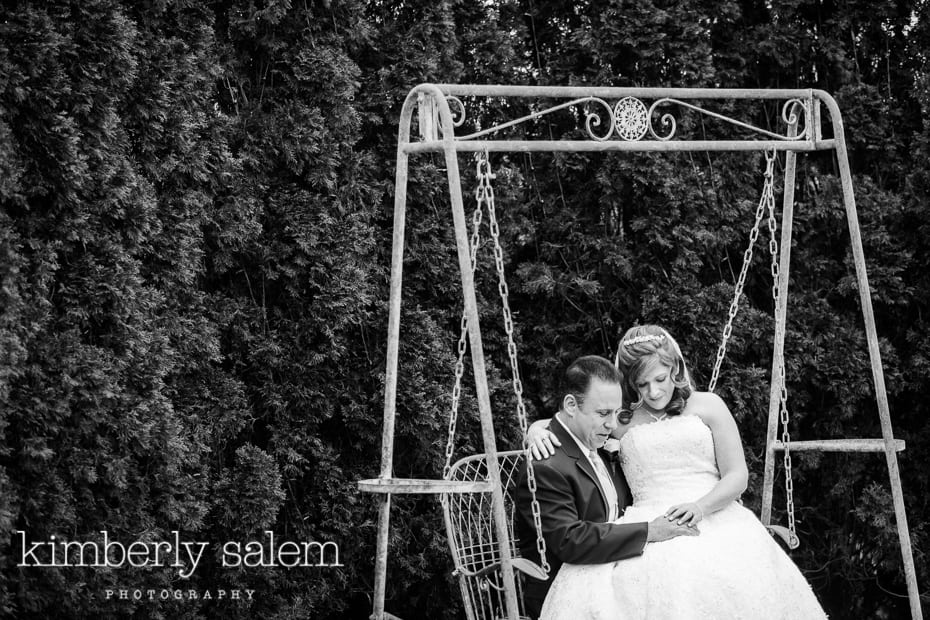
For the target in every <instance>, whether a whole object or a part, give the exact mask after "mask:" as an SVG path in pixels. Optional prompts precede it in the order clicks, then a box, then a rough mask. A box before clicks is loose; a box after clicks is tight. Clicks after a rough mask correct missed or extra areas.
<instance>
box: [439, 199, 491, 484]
mask: <svg viewBox="0 0 930 620" xmlns="http://www.w3.org/2000/svg"><path fill="white" fill-rule="evenodd" d="M483 217H484V215H483V211H482V209H481V202H480V201H479V202H478V206H476V207H475V212H474V213H473V214H472V219H471V242H470V243H469V250H470V256H471V272H472V274H473V275H474V273H475V269H476V267H477V265H478V247H479V246H480V245H481V234H480V228H481V220H482V218H483ZM467 345H468V317H467V315H466V314H465V311H464V310H463V311H462V329H461V333H460V335H459V346H458V359H457V360H456V362H455V384H454V385H453V386H452V404H451V406H450V413H449V433H448V437H447V439H446V463H445V466H444V467H443V469H442V477H443V478H444V479H448V477H449V472H450V471H452V452H453V450H454V448H455V425H456V422H457V420H458V412H459V399H460V398H461V396H462V376H463V375H464V374H465V350H466V348H467Z"/></svg>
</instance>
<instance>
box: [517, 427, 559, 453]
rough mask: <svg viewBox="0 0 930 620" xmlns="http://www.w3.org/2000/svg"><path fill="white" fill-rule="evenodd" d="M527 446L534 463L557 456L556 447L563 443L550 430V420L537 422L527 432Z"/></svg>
mask: <svg viewBox="0 0 930 620" xmlns="http://www.w3.org/2000/svg"><path fill="white" fill-rule="evenodd" d="M526 445H527V449H528V450H529V452H530V454H531V455H532V457H533V460H534V461H541V460H543V459H547V458H549V457H550V456H552V455H553V454H555V447H553V446H561V445H562V442H561V441H559V439H558V437H556V436H555V435H553V434H552V431H550V430H549V421H548V420H536V421H535V422H533V423H532V424H531V425H530V428H529V429H528V430H527V431H526Z"/></svg>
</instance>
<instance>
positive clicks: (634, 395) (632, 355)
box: [614, 325, 694, 421]
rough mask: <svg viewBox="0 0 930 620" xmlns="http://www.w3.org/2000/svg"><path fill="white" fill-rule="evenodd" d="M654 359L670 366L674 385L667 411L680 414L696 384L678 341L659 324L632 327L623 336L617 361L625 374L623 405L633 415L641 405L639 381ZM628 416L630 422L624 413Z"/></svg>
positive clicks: (618, 366)
mask: <svg viewBox="0 0 930 620" xmlns="http://www.w3.org/2000/svg"><path fill="white" fill-rule="evenodd" d="M653 362H659V363H661V364H662V365H664V366H668V367H669V368H671V379H672V385H674V386H675V388H674V390H673V392H672V400H671V402H669V404H668V406H667V407H666V408H665V413H667V414H668V415H678V414H679V413H681V412H682V410H683V409H684V408H685V404H686V403H687V402H688V398H690V396H691V394H692V393H693V392H694V384H693V383H692V382H691V374H690V373H689V372H688V365H687V364H685V358H684V356H683V355H682V354H681V348H680V347H679V346H678V343H677V342H675V339H674V338H672V335H671V334H670V333H668V332H667V331H666V330H665V329H663V328H661V327H659V326H658V325H638V326H636V327H631V328H630V329H628V330H627V331H626V333H625V334H624V335H623V338H621V339H620V345H619V346H618V347H617V355H616V357H615V358H614V364H615V365H616V366H617V368H618V369H619V370H620V372H621V373H623V383H622V386H623V408H624V410H625V411H627V412H629V414H630V415H632V412H633V411H634V410H636V409H637V408H639V407H641V406H642V404H643V397H642V395H641V394H640V393H639V390H638V389H637V388H636V383H637V382H638V381H639V379H640V377H641V376H642V374H643V372H645V371H646V369H647V368H649V367H650V366H651V365H652V363H653ZM625 419H626V420H627V421H629V416H625Z"/></svg>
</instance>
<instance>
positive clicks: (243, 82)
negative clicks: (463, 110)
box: [0, 0, 930, 618]
mask: <svg viewBox="0 0 930 620" xmlns="http://www.w3.org/2000/svg"><path fill="white" fill-rule="evenodd" d="M14 4H15V6H14V5H10V4H9V3H7V5H5V6H4V8H3V9H0V17H2V19H0V35H2V36H0V204H2V210H0V283H2V284H0V438H2V441H0V446H2V447H0V528H2V531H3V532H4V536H3V538H2V541H0V545H2V550H3V553H2V554H0V562H2V570H0V615H8V616H11V617H47V616H49V615H56V616H65V617H81V616H100V615H106V614H111V615H114V616H115V615H129V614H135V615H136V616H138V617H167V616H180V617H192V618H193V617H224V618H225V617H242V618H245V617H268V618H272V617H274V618H300V617H309V618H341V617H364V616H366V615H367V613H368V612H369V610H370V602H369V596H370V594H369V593H370V590H371V587H372V570H373V568H372V567H373V553H374V539H375V536H374V525H375V524H374V519H375V512H374V508H373V505H374V502H373V498H371V497H369V496H366V495H363V494H360V493H359V492H358V491H357V490H356V485H355V481H356V480H358V479H361V478H368V477H372V476H374V475H376V473H377V470H378V464H379V463H378V461H379V456H380V451H379V446H380V425H381V389H382V385H381V382H382V379H383V372H384V349H385V336H384V332H385V326H386V303H385V302H386V299H387V278H388V269H389V264H388V263H389V248H390V225H391V208H392V184H393V174H394V170H393V167H394V148H395V144H396V131H397V129H396V122H397V115H398V113H399V109H400V103H401V102H402V101H403V98H404V96H405V95H406V93H407V91H408V90H409V88H410V87H411V86H413V85H415V84H417V83H420V82H426V81H436V82H478V83H527V84H535V83H539V84H598V85H618V86H629V85H637V86H711V87H713V86H720V87H817V88H824V89H826V90H828V91H830V92H832V93H834V94H835V95H836V97H837V99H838V100H839V102H840V106H841V108H842V109H843V112H844V115H845V124H846V131H847V138H848V140H849V143H850V149H851V157H852V164H853V168H854V175H855V178H856V191H857V201H858V206H859V212H860V218H861V221H862V227H863V234H864V237H865V245H866V255H867V257H868V259H869V273H870V278H871V280H872V284H873V287H874V291H873V302H874V304H875V310H876V314H877V317H878V321H879V333H880V336H881V339H882V353H883V356H884V361H885V370H886V380H887V383H888V387H889V392H890V397H891V401H892V413H893V418H894V423H895V427H896V433H897V435H898V436H899V437H901V438H904V439H906V440H907V442H908V450H907V452H905V453H903V455H902V458H901V468H902V476H903V478H904V486H905V491H906V494H907V498H908V501H907V507H908V511H909V515H910V525H911V528H912V538H913V541H914V545H915V549H916V550H917V556H916V560H917V564H918V574H919V578H920V580H921V581H922V582H925V581H926V576H927V575H928V566H927V559H926V557H925V556H924V555H923V554H922V552H921V550H922V549H923V548H924V547H925V546H926V544H925V543H926V539H927V535H928V533H927V531H926V527H925V526H924V522H925V521H926V520H927V518H928V516H930V505H928V503H927V499H926V498H927V497H928V496H930V493H928V484H930V478H928V476H927V474H926V472H925V471H924V470H923V468H922V467H921V463H920V459H919V458H918V456H917V455H919V454H921V453H922V452H923V451H924V450H925V449H926V448H927V446H928V444H930V426H928V425H927V424H926V422H925V420H924V416H923V415H922V412H923V411H925V404H924V395H925V394H926V393H927V391H928V388H930V360H928V355H927V353H926V351H927V350H928V349H930V342H928V339H930V330H928V329H927V324H926V321H927V319H926V314H927V312H926V310H927V308H926V306H927V299H930V278H928V276H927V273H928V268H930V264H928V259H927V242H926V239H927V238H928V227H930V209H928V198H930V177H928V172H927V161H928V155H930V129H928V127H927V121H926V119H927V118H928V114H930V77H928V76H930V67H928V65H927V58H926V49H927V48H928V44H930V19H928V17H930V16H928V15H926V6H925V3H920V2H898V3H885V4H881V5H876V4H875V3H871V2H864V1H861V0H857V1H853V2H846V3H831V2H813V1H792V2H780V3H774V4H773V3H761V2H750V1H741V0H734V1H730V2H720V1H715V2H709V1H706V0H688V1H682V2H659V1H652V2H630V1H627V0H612V1H610V0H596V1H588V2H563V1H552V2H534V1H532V0H504V1H496V2H486V3H472V2H455V1H451V0H446V1H444V2H438V3H428V2H391V1H379V2H368V3H365V2H361V1H360V0H347V1H344V2H330V1H328V0H306V1H304V2H290V1H281V0H279V1H274V0H268V1H266V2H255V1H252V0H217V1H215V2H212V3H209V4H203V3H198V2H189V1H184V0H178V1H158V2H156V1H149V2H120V1H118V0H94V1H92V2H21V3H14ZM466 104H467V105H468V107H469V121H468V122H470V123H471V122H474V121H475V120H478V121H480V123H481V124H482V126H488V125H489V124H491V123H492V122H493V121H494V120H495V119H500V118H504V117H508V118H509V117H512V116H514V115H516V114H520V113H523V112H524V109H523V108H519V107H517V106H516V104H504V103H502V102H500V101H492V100H488V101H466ZM740 110H741V111H740ZM740 110H735V111H734V113H736V112H739V113H740V114H745V113H746V111H747V110H749V108H740ZM776 113H777V111H776V110H774V109H766V110H764V111H762V112H760V111H758V110H755V111H749V114H750V116H751V118H748V119H747V120H751V121H753V122H756V123H757V124H759V125H760V126H774V125H775V123H776V117H775V115H776ZM682 122H683V123H685V124H687V122H688V121H687V120H683V121H682ZM684 129H687V127H685V128H684ZM694 129H695V130H700V131H704V132H706V133H707V135H709V136H714V135H721V132H722V131H723V129H721V127H720V126H718V125H714V124H713V123H707V124H706V125H705V126H704V127H701V128H700V129H698V128H697V127H695V128H694ZM522 131H524V132H526V134H527V135H531V136H534V137H535V136H538V137H550V136H551V137H555V138H557V137H559V136H567V135H571V134H572V133H573V132H576V131H577V127H576V121H575V119H574V118H573V117H572V116H571V115H567V114H566V115H553V116H551V117H547V119H546V120H544V121H541V122H539V123H535V124H532V125H527V126H526V127H525V128H523V129H522ZM800 162H801V167H800V170H799V175H798V187H797V194H796V198H797V204H798V206H797V221H796V224H795V237H796V247H795V254H794V266H793V270H792V278H793V279H792V300H791V310H790V321H789V323H790V325H789V334H788V343H787V348H788V355H789V368H788V372H789V383H790V387H791V407H792V411H793V412H794V417H793V424H794V427H793V429H792V431H793V433H795V434H796V435H797V436H801V437H808V438H813V437H836V436H851V437H872V436H878V430H877V417H876V414H875V411H874V399H873V396H872V391H871V387H870V386H871V382H870V380H869V379H868V378H869V372H868V361H867V354H866V349H865V345H864V340H863V336H862V329H861V318H860V315H859V309H858V298H857V293H856V291H855V286H854V281H853V278H852V268H851V262H850V259H849V256H848V254H849V251H848V242H847V241H846V230H845V223H844V220H843V214H842V201H841V197H840V193H839V185H838V180H837V177H836V174H835V167H834V166H835V165H834V163H833V162H832V160H831V159H830V157H828V156H811V157H806V156H805V157H802V158H801V159H800ZM460 163H461V164H462V167H463V170H465V182H466V194H467V193H468V187H467V185H468V184H469V183H471V182H472V181H473V176H474V175H473V171H472V170H471V168H472V166H471V161H470V159H468V158H465V157H462V158H461V162H460ZM492 163H493V165H494V167H495V168H496V169H497V170H498V171H499V174H498V178H497V181H496V183H497V186H496V191H497V196H498V201H499V204H500V205H501V206H500V208H499V213H500V217H501V225H502V232H503V236H504V238H505V239H504V242H505V244H506V257H507V269H508V276H509V278H510V288H511V292H512V300H511V303H512V307H513V309H514V312H515V316H516V319H517V327H518V338H519V342H520V348H521V355H522V367H521V371H522V374H523V378H524V382H525V384H526V389H527V394H528V398H529V404H530V407H531V410H532V411H533V412H534V413H538V414H547V412H549V411H551V404H552V403H551V398H552V397H553V396H554V394H553V388H554V378H555V377H556V376H557V373H558V369H559V367H560V366H561V365H562V364H564V363H565V362H567V361H569V360H570V359H571V358H572V357H574V356H576V355H577V354H579V353H582V352H598V353H606V352H608V351H609V350H610V349H611V348H612V347H613V346H614V343H615V339H616V337H617V332H618V330H620V329H621V328H624V327H626V326H628V325H630V324H631V323H632V322H634V321H641V320H648V321H656V322H660V323H663V324H665V325H667V326H668V327H669V328H670V329H671V330H673V332H675V333H676V334H678V335H679V336H680V337H681V340H682V342H683V343H684V344H685V346H686V349H687V354H688V356H689V359H690V361H691V363H692V366H693V367H694V369H695V371H696V374H697V378H698V380H699V381H700V382H702V383H703V382H706V380H707V378H708V376H709V371H710V367H711V365H712V360H713V354H714V351H715V345H716V340H717V338H718V333H719V331H720V328H721V326H722V323H723V319H724V317H725V310H726V305H727V303H728V298H729V295H730V292H731V290H732V284H733V281H734V277H733V274H734V273H735V272H737V271H738V268H739V260H740V257H741V256H742V249H743V247H744V244H745V242H746V235H747V232H748V228H749V225H750V220H749V218H750V217H751V215H750V213H751V209H752V206H753V205H754V203H755V201H756V199H757V197H758V192H759V189H760V187H761V168H762V165H761V159H760V156H759V155H723V154H714V155H703V154H694V155H691V156H689V155H684V154H682V155H661V156H660V155H623V156H620V155H609V156H607V155H600V156H574V155H573V156H558V157H556V156H550V155H532V156H530V155H510V156H496V157H494V158H493V160H492ZM442 167H443V164H442V162H441V159H439V158H437V157H433V156H419V157H417V158H416V159H414V161H413V167H412V169H411V185H410V203H409V213H410V216H409V217H408V238H407V248H408V249H407V255H406V260H407V262H406V265H405V298H404V304H405V305H404V313H403V319H402V333H403V337H404V342H403V346H402V348H401V381H400V385H399V391H400V394H399V399H398V400H399V405H400V411H401V415H400V417H399V419H398V426H397V447H396V456H395V463H396V474H397V475H399V476H403V475H414V476H429V477H435V476H438V475H439V473H440V471H441V467H442V458H443V448H444V435H445V430H446V420H445V410H446V409H447V407H448V394H449V389H450V386H451V377H452V364H453V361H454V355H455V344H456V338H457V329H458V325H459V317H460V301H459V297H458V295H459V285H458V282H457V276H456V270H457V266H456V262H455V258H454V250H453V243H452V236H451V224H450V221H449V220H450V218H449V211H448V200H447V198H446V189H445V188H446V186H445V179H444V173H443V170H442ZM759 254H760V255H759V256H757V258H756V264H755V265H754V269H753V272H752V275H751V277H750V280H749V282H748V285H747V301H746V303H745V307H744V308H743V311H742V313H741V315H740V318H739V319H738V321H737V326H736V328H735V330H734V339H733V341H732V343H731V345H730V353H729V357H728V361H727V363H726V365H725V368H724V375H723V378H722V382H721V385H720V389H719V391H720V392H721V394H722V395H723V396H724V398H725V399H726V400H727V401H728V402H729V403H730V404H731V406H732V409H733V411H734V414H735V415H736V417H737V419H738V420H739V422H740V426H741V431H742V434H743V439H744V441H745V443H746V446H747V450H746V451H747V457H748V459H749V462H750V467H751V469H752V471H753V474H754V481H753V484H752V485H751V486H752V488H751V493H750V496H749V497H748V498H747V499H748V502H749V503H750V504H753V505H754V506H758V503H759V497H758V492H759V484H760V483H761V461H760V459H761V455H762V437H763V427H764V424H765V411H766V408H767V395H768V388H767V378H766V375H767V372H768V371H767V366H768V365H767V362H766V360H767V356H768V355H769V349H768V347H767V345H766V344H765V343H766V342H768V340H769V338H770V335H771V331H772V327H771V322H770V318H769V316H770V313H771V302H770V299H769V295H770V282H769V281H768V279H767V274H768V271H767V268H766V266H765V261H766V258H765V257H764V253H763V252H759ZM481 261H482V263H481V267H480V272H479V273H480V275H479V289H480V290H479V299H480V303H481V306H482V314H483V317H485V318H484V321H485V325H484V333H485V338H486V342H487V348H488V351H487V355H488V358H489V360H490V363H491V374H492V377H491V381H492V389H493V393H494V394H493V395H494V400H495V404H496V406H498V407H499V409H500V412H501V414H500V416H499V422H498V427H499V431H500V434H501V435H502V439H501V443H502V444H504V445H516V436H515V435H516V430H515V426H516V425H515V423H514V421H513V419H512V417H511V415H510V414H509V412H510V411H512V408H511V404H510V399H509V397H508V386H507V381H508V375H507V371H506V369H505V367H506V358H505V356H504V339H503V338H504V335H503V329H502V327H501V326H500V323H499V321H498V320H497V316H498V308H497V302H496V299H495V298H496V294H497V293H496V283H495V279H494V277H493V275H492V271H491V262H490V257H489V255H482V259H481ZM463 418H464V419H463V421H462V422H461V423H460V431H461V432H460V440H459V443H458V450H459V451H460V453H461V454H465V453H468V452H471V451H474V450H475V449H476V446H478V445H480V443H479V441H478V439H477V435H476V431H477V429H476V424H475V421H474V402H473V398H472V396H471V394H469V393H468V392H467V391H466V394H465V401H464V403H463ZM795 462H796V469H797V471H796V475H795V480H796V489H797V490H796V495H797V501H798V504H799V515H798V516H799V520H800V529H801V531H802V539H803V546H802V548H801V549H800V550H799V551H797V552H795V554H794V557H795V559H796V560H797V562H798V563H799V564H800V565H801V566H802V568H803V569H804V570H805V571H806V572H807V574H808V576H809V578H810V579H811V581H812V583H813V584H814V586H815V587H816V589H817V591H818V593H819V594H820V595H821V597H822V599H823V600H824V602H825V604H826V605H827V606H828V610H829V611H830V612H831V614H832V615H834V616H836V617H900V616H902V615H904V614H905V613H906V610H907V603H906V600H905V599H903V598H901V595H903V594H904V592H905V589H904V585H903V577H902V574H901V567H900V564H901V563H900V557H899V554H898V549H897V542H896V538H895V533H894V525H893V519H892V518H891V508H890V496H889V494H888V493H887V491H886V490H885V485H884V482H885V477H886V474H885V467H884V463H883V461H882V460H881V458H880V457H877V456H867V455H860V456H837V455H832V456H831V455H827V456H823V457H814V456H805V457H803V458H798V459H796V460H795ZM841 474H842V475H841ZM776 497H778V496H776ZM15 530H22V531H26V532H27V533H28V537H29V538H30V540H34V541H43V540H48V539H49V537H50V536H52V535H55V536H58V537H62V538H64V539H68V540H96V539H99V536H100V530H107V531H108V533H109V536H110V537H111V538H113V539H118V540H122V541H125V542H127V543H128V542H131V541H133V540H145V541H158V540H166V539H168V537H169V534H170V532H172V531H175V530H176V531H178V532H180V534H181V536H183V537H184V539H186V540H199V541H211V542H212V543H221V542H223V541H227V540H234V541H246V540H250V539H253V540H254V539H258V538H259V537H260V536H261V534H262V532H263V531H264V530H272V531H274V532H275V533H276V534H277V535H279V536H280V537H281V538H282V539H291V540H306V541H321V542H322V541H333V542H336V543H337V544H338V545H339V548H340V552H341V556H340V560H341V562H342V563H343V564H344V566H342V567H338V568H334V567H320V568H295V569H282V568H272V567H265V568H224V567H223V566H222V565H221V563H220V558H219V557H218V554H217V553H212V554H207V555H208V557H206V558H205V559H204V561H203V562H202V563H201V565H200V567H199V568H198V570H197V571H196V572H195V574H194V575H193V576H192V577H191V578H190V579H189V580H187V581H179V580H178V578H177V574H176V572H177V571H176V569H170V568H167V567H166V568H164V569H146V570H133V569H120V570H116V569H114V570H97V569H89V568H17V567H16V566H15V564H16V562H17V558H18V556H17V555H16V554H17V553H18V552H19V549H18V547H17V546H16V545H15V544H12V543H13V542H14V541H15V539H14V536H13V532H14V531H15ZM391 540H392V546H391V559H390V571H391V572H390V577H389V583H388V596H389V599H390V600H389V605H388V607H389V609H390V610H391V611H393V612H394V613H397V614H398V615H400V616H401V617H449V618H454V617H459V616H460V610H459V609H458V607H457V606H458V604H459V603H458V602H457V601H458V595H457V589H456V587H455V586H454V584H453V582H452V579H451V577H450V575H449V572H450V570H451V566H450V562H449V559H448V557H447V552H446V542H445V538H444V534H443V533H442V524H441V517H440V514H439V509H438V505H437V503H436V501H435V499H433V498H422V499H417V498H401V499H399V500H397V501H396V502H395V507H394V512H393V530H392V539H391ZM119 587H141V588H156V589H159V588H175V587H184V588H192V589H198V590H200V591H203V590H205V589H211V588H212V589H214V590H215V589H218V588H227V589H231V588H250V589H254V590H256V596H255V599H254V600H253V601H251V602H248V601H246V602H235V601H222V602H216V601H211V602H204V601H176V600H169V601H155V602H144V603H134V602H132V601H119V600H109V601H108V600H105V598H104V596H103V592H104V591H105V590H106V589H107V588H119ZM437 591H438V592H439V593H440V595H439V596H436V595H434V593H435V592H437Z"/></svg>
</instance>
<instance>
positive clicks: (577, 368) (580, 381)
mask: <svg viewBox="0 0 930 620" xmlns="http://www.w3.org/2000/svg"><path fill="white" fill-rule="evenodd" d="M594 378H597V379H600V380H601V381H605V382H607V383H618V384H621V385H622V384H623V375H622V374H621V373H620V371H619V370H618V369H617V367H616V366H614V365H613V364H612V363H611V362H610V360H607V359H605V358H603V357H601V356H600V355H585V356H582V357H579V358H578V359H576V360H575V361H574V362H572V363H571V364H569V366H568V368H566V369H565V375H564V376H563V377H562V398H565V396H567V395H568V394H573V395H574V396H575V398H578V399H581V398H582V397H584V395H585V394H586V393H587V392H588V387H589V386H590V385H591V380H592V379H594Z"/></svg>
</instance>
